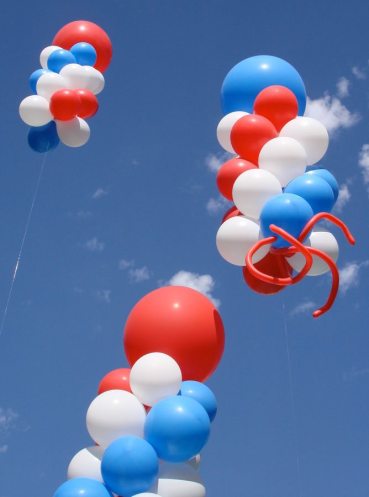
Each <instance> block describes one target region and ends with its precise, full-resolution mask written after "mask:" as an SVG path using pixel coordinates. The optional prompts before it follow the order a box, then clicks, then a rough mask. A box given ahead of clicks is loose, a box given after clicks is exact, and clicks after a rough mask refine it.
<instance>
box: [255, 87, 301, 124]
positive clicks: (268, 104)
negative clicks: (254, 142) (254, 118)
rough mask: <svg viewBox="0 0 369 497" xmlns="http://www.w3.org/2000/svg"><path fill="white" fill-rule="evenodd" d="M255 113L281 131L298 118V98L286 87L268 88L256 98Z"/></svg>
mask: <svg viewBox="0 0 369 497" xmlns="http://www.w3.org/2000/svg"><path fill="white" fill-rule="evenodd" d="M254 112H255V114H259V115H260V116H264V117H266V118H267V119H269V121H271V122H272V123H273V124H274V126H275V128H276V130H277V131H280V130H281V129H282V128H283V126H284V125H285V124H286V123H288V121H291V119H295V117H296V116H297V114H298V102H297V98H296V97H295V94H294V93H293V92H292V91H291V90H289V89H288V88H286V87H285V86H278V85H274V86H268V87H267V88H265V89H264V90H262V91H261V92H260V93H259V95H258V96H257V97H256V99H255V102H254Z"/></svg>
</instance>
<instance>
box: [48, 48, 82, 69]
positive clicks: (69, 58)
mask: <svg viewBox="0 0 369 497" xmlns="http://www.w3.org/2000/svg"><path fill="white" fill-rule="evenodd" d="M75 62H76V58H75V57H74V55H73V54H72V52H69V50H64V49H63V48H59V49H58V50H54V51H53V52H52V53H51V54H50V55H49V58H48V59H47V68H48V69H50V71H54V72H60V70H61V69H62V68H63V67H64V66H66V65H67V64H75Z"/></svg>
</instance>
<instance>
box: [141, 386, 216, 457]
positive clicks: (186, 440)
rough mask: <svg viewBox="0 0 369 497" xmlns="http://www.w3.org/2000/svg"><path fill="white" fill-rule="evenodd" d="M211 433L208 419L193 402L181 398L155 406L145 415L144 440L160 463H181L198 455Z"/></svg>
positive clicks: (189, 399) (165, 400)
mask: <svg viewBox="0 0 369 497" xmlns="http://www.w3.org/2000/svg"><path fill="white" fill-rule="evenodd" d="M209 433H210V419H209V416H208V414H207V412H206V411H205V409H204V408H203V407H202V405H201V404H199V403H198V402H197V401H196V400H193V399H191V398H189V397H182V396H180V395H177V396H174V397H167V398H165V399H163V400H160V401H159V402H158V403H157V404H155V405H154V406H153V407H152V408H151V411H150V412H149V413H148V415H147V419H146V423H145V439H146V440H147V441H148V442H149V443H150V444H151V445H152V446H153V447H154V449H155V450H156V453H157V454H158V456H159V458H160V459H163V460H164V461H170V462H183V461H187V460H188V459H190V458H191V457H193V456H195V455H196V454H198V453H199V452H200V451H201V449H202V448H203V447H204V445H205V444H206V442H207V440H208V437H209Z"/></svg>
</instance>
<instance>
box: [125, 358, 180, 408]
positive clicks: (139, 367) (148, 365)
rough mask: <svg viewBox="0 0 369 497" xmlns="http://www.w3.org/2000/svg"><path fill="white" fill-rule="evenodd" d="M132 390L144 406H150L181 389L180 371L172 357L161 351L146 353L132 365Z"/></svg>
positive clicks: (130, 376) (130, 378) (130, 377)
mask: <svg viewBox="0 0 369 497" xmlns="http://www.w3.org/2000/svg"><path fill="white" fill-rule="evenodd" d="M129 382H130V386H131V389H132V392H133V393H134V394H135V395H136V397H137V398H138V400H139V401H140V402H142V403H143V404H145V405H146V406H152V405H154V404H155V403H156V402H158V401H159V400H162V399H164V398H165V397H168V396H170V395H177V393H178V392H179V390H180V389H181V383H182V373H181V369H180V367H179V366H178V364H177V363H176V361H175V360H174V359H172V358H171V357H170V356H169V355H167V354H162V353H161V352H152V353H151V354H146V355H144V356H142V357H140V359H138V361H137V362H135V364H134V365H133V366H132V369H131V373H130V375H129Z"/></svg>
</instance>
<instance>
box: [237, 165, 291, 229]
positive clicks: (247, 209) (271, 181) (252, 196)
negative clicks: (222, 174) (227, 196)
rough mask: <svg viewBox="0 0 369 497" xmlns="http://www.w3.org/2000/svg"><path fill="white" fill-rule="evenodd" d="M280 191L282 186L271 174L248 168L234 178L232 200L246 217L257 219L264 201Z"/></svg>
mask: <svg viewBox="0 0 369 497" xmlns="http://www.w3.org/2000/svg"><path fill="white" fill-rule="evenodd" d="M280 193H282V187H281V184H280V182H279V181H278V179H277V178H276V177H275V176H273V174H271V173H269V172H268V171H265V170H264V169H250V170H249V171H246V172H244V173H242V174H240V176H239V177H238V178H237V179H236V181H235V183H234V185H233V194H232V195H233V201H234V203H235V204H236V207H237V208H238V209H239V210H240V211H241V212H242V213H243V214H244V215H245V216H248V217H252V218H254V219H259V217H260V212H261V209H262V208H263V206H264V204H265V202H266V201H267V200H268V199H270V198H271V197H274V196H275V195H278V194H280Z"/></svg>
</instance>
